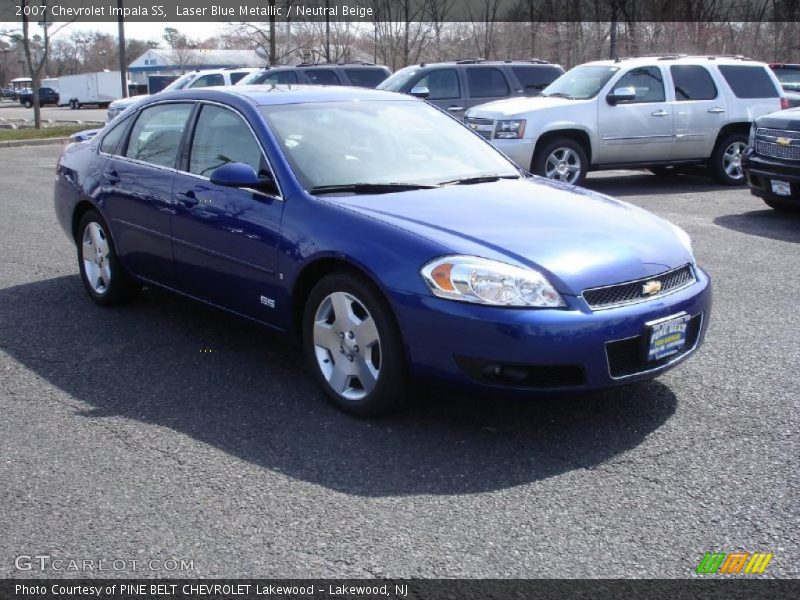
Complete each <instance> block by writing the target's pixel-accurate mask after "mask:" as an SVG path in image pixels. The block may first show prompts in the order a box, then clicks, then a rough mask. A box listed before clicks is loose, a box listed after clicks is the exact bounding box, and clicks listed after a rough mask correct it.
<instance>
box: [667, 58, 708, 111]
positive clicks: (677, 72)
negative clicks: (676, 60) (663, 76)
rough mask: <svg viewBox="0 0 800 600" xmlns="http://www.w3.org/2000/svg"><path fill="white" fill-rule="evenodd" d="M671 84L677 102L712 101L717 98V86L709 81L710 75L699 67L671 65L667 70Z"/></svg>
mask: <svg viewBox="0 0 800 600" xmlns="http://www.w3.org/2000/svg"><path fill="white" fill-rule="evenodd" d="M669 72H670V73H671V74H672V83H673V84H674V85H675V99H676V100H677V101H678V102H684V101H687V100H713V99H714V98H716V97H717V86H716V85H714V80H713V79H711V73H709V72H708V70H707V69H706V68H705V67H701V66H700V65H672V66H671V67H670V68H669Z"/></svg>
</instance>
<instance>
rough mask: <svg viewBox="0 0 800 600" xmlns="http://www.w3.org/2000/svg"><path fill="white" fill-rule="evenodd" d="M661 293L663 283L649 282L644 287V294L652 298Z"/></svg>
mask: <svg viewBox="0 0 800 600" xmlns="http://www.w3.org/2000/svg"><path fill="white" fill-rule="evenodd" d="M660 291H661V282H660V281H657V280H653V281H648V282H647V283H645V284H644V285H643V286H642V294H644V295H645V296H652V295H653V294H657V293H658V292H660Z"/></svg>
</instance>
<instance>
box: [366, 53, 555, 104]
mask: <svg viewBox="0 0 800 600" xmlns="http://www.w3.org/2000/svg"><path fill="white" fill-rule="evenodd" d="M563 74H564V69H562V68H561V67H560V66H559V65H553V64H550V63H548V62H547V61H544V60H539V59H536V58H532V59H528V60H506V61H499V60H493V61H489V60H482V59H479V58H464V59H461V60H456V61H454V62H443V63H431V64H425V63H422V64H420V65H412V66H410V67H405V68H404V69H400V70H399V71H397V72H396V73H395V74H394V75H392V76H391V77H389V78H388V79H386V80H385V81H384V82H383V83H381V84H380V85H379V86H378V89H379V90H388V91H390V92H402V93H404V94H411V95H412V96H417V97H419V98H425V99H426V100H427V101H428V102H430V103H431V104H433V105H435V106H438V107H439V108H441V109H443V110H446V111H447V112H449V113H451V114H452V115H453V116H454V117H458V118H463V117H464V111H466V110H467V109H469V108H472V107H473V106H477V105H478V104H485V103H486V102H494V101H495V100H502V99H504V98H513V97H515V96H536V95H538V94H539V93H540V92H541V91H542V90H543V89H544V88H546V87H547V86H548V85H550V84H551V83H552V82H553V81H555V80H556V79H558V78H559V77H561V75H563Z"/></svg>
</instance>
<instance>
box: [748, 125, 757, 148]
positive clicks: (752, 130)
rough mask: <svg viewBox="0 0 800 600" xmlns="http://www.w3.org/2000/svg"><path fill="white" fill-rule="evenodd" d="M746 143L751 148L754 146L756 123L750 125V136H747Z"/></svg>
mask: <svg viewBox="0 0 800 600" xmlns="http://www.w3.org/2000/svg"><path fill="white" fill-rule="evenodd" d="M747 145H748V146H750V147H751V148H755V147H756V124H755V123H753V124H752V125H750V137H748V138H747Z"/></svg>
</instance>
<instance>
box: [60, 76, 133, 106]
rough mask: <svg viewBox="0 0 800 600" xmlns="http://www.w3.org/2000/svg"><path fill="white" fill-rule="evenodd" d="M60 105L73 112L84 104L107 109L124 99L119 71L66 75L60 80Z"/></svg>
mask: <svg viewBox="0 0 800 600" xmlns="http://www.w3.org/2000/svg"><path fill="white" fill-rule="evenodd" d="M58 95H59V105H60V106H69V107H70V108H71V109H73V110H77V109H79V108H80V107H81V106H83V105H84V104H94V105H96V106H99V107H101V108H106V107H107V106H108V105H109V104H111V102H113V101H114V100H117V99H119V98H122V84H121V82H120V73H119V71H100V72H98V73H83V74H81V75H65V76H64V77H59V78H58Z"/></svg>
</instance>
